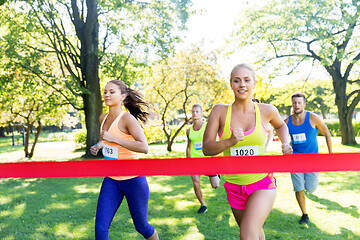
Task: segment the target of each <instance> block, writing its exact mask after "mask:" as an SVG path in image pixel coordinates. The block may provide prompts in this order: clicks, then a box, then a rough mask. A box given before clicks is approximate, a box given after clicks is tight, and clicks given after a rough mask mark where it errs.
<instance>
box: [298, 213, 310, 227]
mask: <svg viewBox="0 0 360 240" xmlns="http://www.w3.org/2000/svg"><path fill="white" fill-rule="evenodd" d="M308 223H309V216H308V215H307V214H303V215H302V216H301V218H300V220H299V224H304V225H307V224H308Z"/></svg>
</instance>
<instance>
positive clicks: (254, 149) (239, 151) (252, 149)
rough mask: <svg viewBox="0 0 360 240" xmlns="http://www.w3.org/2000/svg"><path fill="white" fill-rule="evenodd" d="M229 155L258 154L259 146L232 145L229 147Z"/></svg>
mask: <svg viewBox="0 0 360 240" xmlns="http://www.w3.org/2000/svg"><path fill="white" fill-rule="evenodd" d="M230 154H231V156H258V155H259V146H258V145H254V146H243V147H232V148H230Z"/></svg>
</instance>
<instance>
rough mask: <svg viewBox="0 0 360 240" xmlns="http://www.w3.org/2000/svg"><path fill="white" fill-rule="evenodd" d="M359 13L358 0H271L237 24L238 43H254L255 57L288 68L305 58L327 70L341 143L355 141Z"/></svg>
mask: <svg viewBox="0 0 360 240" xmlns="http://www.w3.org/2000/svg"><path fill="white" fill-rule="evenodd" d="M359 17H360V1H358V0H353V1H346V0H314V1H305V0H299V1H297V0H291V1H287V0H273V1H269V2H268V3H267V4H265V5H264V6H263V7H261V8H258V9H256V8H250V9H248V10H247V11H246V16H245V17H244V18H242V19H241V20H240V21H239V23H238V29H237V30H236V35H237V36H238V38H236V41H237V42H238V43H240V44H241V45H242V46H249V45H251V44H256V46H257V53H258V54H257V55H256V59H254V63H257V64H259V65H262V66H266V67H269V66H271V65H273V66H275V67H274V69H278V70H280V71H282V72H284V71H288V72H289V73H292V72H293V71H295V70H296V68H297V67H298V66H300V65H301V63H302V62H306V61H309V62H311V63H312V64H313V65H319V66H322V67H323V68H324V69H325V70H326V71H327V73H328V74H329V76H330V77H331V79H332V85H333V89H334V92H335V104H336V106H337V108H338V116H339V120H340V129H341V133H342V134H341V137H342V143H343V144H354V143H356V141H355V134H354V129H353V126H352V114H353V112H354V109H355V107H356V105H358V103H359V101H360V87H359V83H360V78H359V70H360V64H359V60H360V48H359V41H360V26H359V23H360V19H359ZM285 69H287V70H285ZM310 69H311V68H309V69H307V70H308V71H309V72H310ZM303 71H304V70H303ZM349 85H354V86H356V87H355V88H354V87H350V88H349Z"/></svg>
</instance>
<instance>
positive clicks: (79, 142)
mask: <svg viewBox="0 0 360 240" xmlns="http://www.w3.org/2000/svg"><path fill="white" fill-rule="evenodd" d="M85 148H86V129H85V130H84V129H83V130H79V131H78V133H76V134H75V149H76V150H83V149H85Z"/></svg>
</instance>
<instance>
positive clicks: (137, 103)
mask: <svg viewBox="0 0 360 240" xmlns="http://www.w3.org/2000/svg"><path fill="white" fill-rule="evenodd" d="M109 82H110V83H114V84H116V85H118V86H119V88H120V91H121V93H122V94H124V93H125V94H126V97H125V99H124V101H123V103H124V106H125V108H126V109H127V110H129V112H130V114H131V115H133V116H134V117H135V118H136V119H137V120H138V121H140V122H143V123H145V122H146V120H147V116H148V115H149V113H148V112H147V111H146V110H145V109H146V108H148V107H149V104H148V103H147V102H146V101H145V99H144V98H143V97H142V96H141V95H140V94H139V93H138V92H137V91H135V90H134V89H132V88H129V87H128V86H126V84H125V83H124V82H123V81H121V80H111V81H109Z"/></svg>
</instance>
